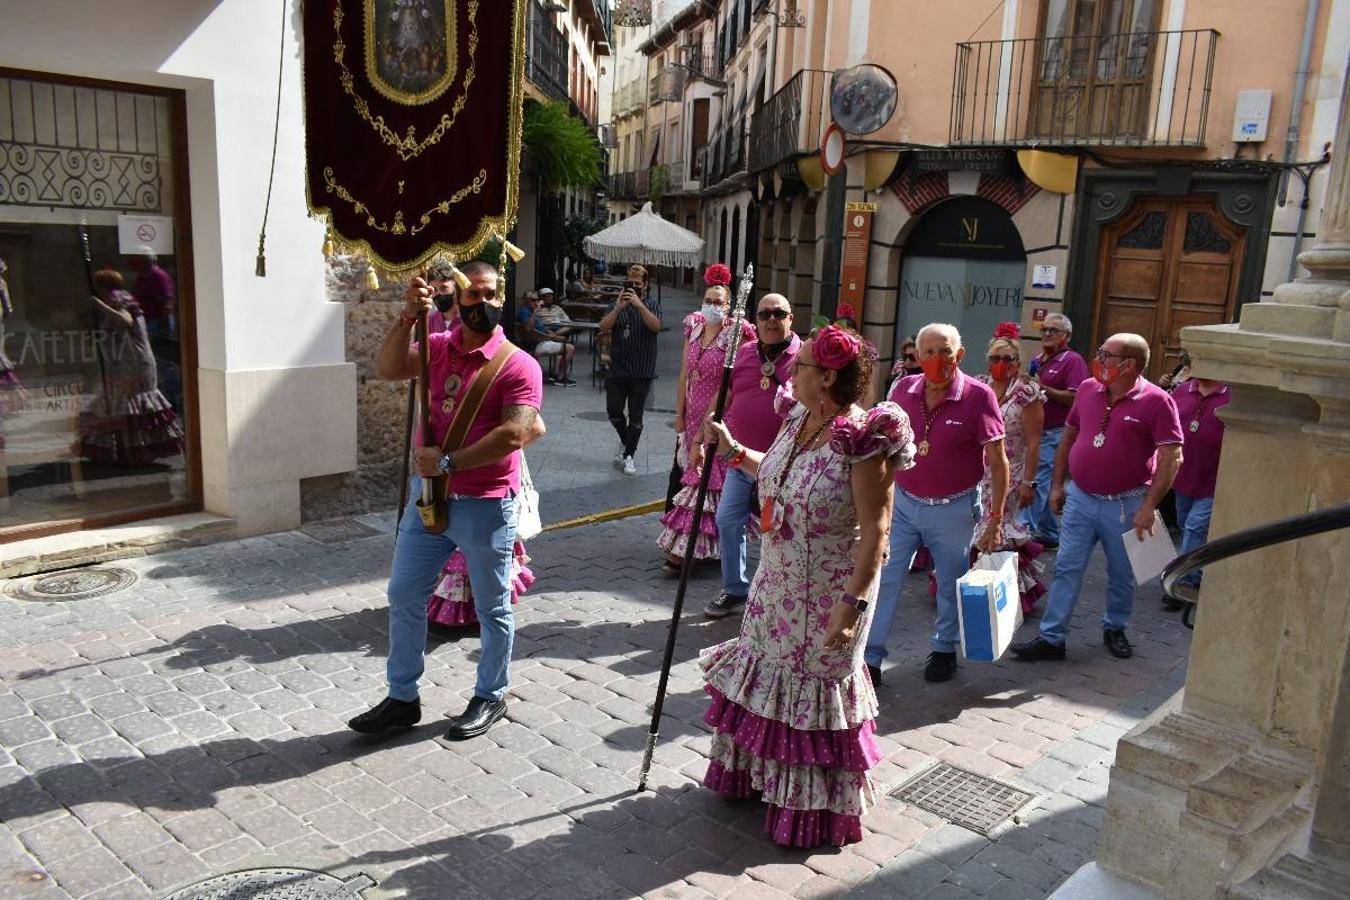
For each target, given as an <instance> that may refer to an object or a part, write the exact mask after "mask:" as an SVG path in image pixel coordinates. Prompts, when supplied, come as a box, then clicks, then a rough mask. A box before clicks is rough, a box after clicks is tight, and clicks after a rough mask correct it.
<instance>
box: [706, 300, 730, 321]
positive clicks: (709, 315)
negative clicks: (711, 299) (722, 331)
mask: <svg viewBox="0 0 1350 900" xmlns="http://www.w3.org/2000/svg"><path fill="white" fill-rule="evenodd" d="M700 311H701V312H702V313H703V321H705V322H707V323H708V324H709V325H720V324H722V319H723V317H724V316H725V315H726V313H724V312H723V311H722V307H720V306H718V305H717V304H715V303H705V304H703V309H702V310H700Z"/></svg>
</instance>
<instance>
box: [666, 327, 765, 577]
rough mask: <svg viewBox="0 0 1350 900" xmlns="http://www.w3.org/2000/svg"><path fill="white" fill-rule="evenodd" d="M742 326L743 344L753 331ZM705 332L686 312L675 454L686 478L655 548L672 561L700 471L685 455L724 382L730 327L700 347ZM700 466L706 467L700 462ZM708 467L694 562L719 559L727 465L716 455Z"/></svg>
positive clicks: (684, 533)
mask: <svg viewBox="0 0 1350 900" xmlns="http://www.w3.org/2000/svg"><path fill="white" fill-rule="evenodd" d="M741 325H742V340H745V341H753V340H754V339H755V329H754V326H752V325H750V324H749V323H747V322H742V323H741ZM706 327H707V323H706V322H705V321H704V319H703V314H702V313H697V312H695V313H690V314H689V315H688V316H686V317H685V320H684V340H685V345H684V356H685V371H686V373H687V374H686V376H685V380H686V387H685V398H684V425H685V428H684V431H682V432H681V433H680V435H679V442H680V443H679V450H678V452H679V460H680V466H681V467H682V468H683V469H684V475H683V476H682V477H681V478H680V490H679V491H678V492H677V493H676V494H675V497H674V500H673V505H672V506H671V507H670V512H668V513H666V514H665V515H664V516H662V517H661V525H662V528H661V534H660V535H658V536H657V538H656V545H657V546H658V547H660V548H661V549H662V550H663V551H665V553H666V555H667V556H668V557H671V558H674V559H682V558H684V555H685V551H686V550H687V549H688V547H689V531H690V526H692V525H693V524H694V503H695V501H696V500H698V482H699V477H700V475H701V474H702V471H703V470H702V468H696V467H694V466H691V465H690V464H689V457H690V453H689V451H690V449H691V448H692V447H693V446H694V445H695V443H696V442H697V437H698V432H699V427H700V426H701V425H702V424H703V420H704V419H705V418H707V416H708V412H709V411H710V410H711V409H712V404H713V400H714V399H715V398H716V397H717V388H718V386H719V385H720V384H721V381H722V363H723V361H724V360H725V359H726V352H727V345H728V344H729V343H730V342H731V337H732V334H733V333H734V332H733V331H732V330H731V328H730V327H729V326H727V325H724V326H722V330H721V331H719V332H718V334H717V337H716V338H715V339H714V340H713V342H712V343H711V344H710V345H708V346H707V347H704V346H703V340H702V338H703V332H704V329H705V328H706ZM703 464H704V465H709V464H710V463H709V461H708V460H704V463H703ZM711 465H712V467H713V468H712V474H711V475H709V476H708V493H707V495H706V496H705V497H704V498H703V518H702V519H701V520H700V521H699V526H698V540H696V541H694V559H704V560H717V559H721V556H722V553H721V549H720V548H721V545H720V544H719V543H718V539H717V503H718V501H719V500H721V498H722V483H723V482H724V481H725V480H726V477H727V464H726V460H724V459H722V458H721V457H720V456H716V455H714V456H713V458H712V460H711Z"/></svg>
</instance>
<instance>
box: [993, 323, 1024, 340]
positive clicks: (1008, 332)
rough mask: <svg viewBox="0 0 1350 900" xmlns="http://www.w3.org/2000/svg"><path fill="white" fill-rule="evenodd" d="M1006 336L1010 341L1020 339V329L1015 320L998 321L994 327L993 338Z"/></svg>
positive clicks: (998, 338) (997, 338)
mask: <svg viewBox="0 0 1350 900" xmlns="http://www.w3.org/2000/svg"><path fill="white" fill-rule="evenodd" d="M1004 338H1006V339H1007V340H1010V341H1017V340H1021V339H1022V329H1021V328H1018V327H1017V323H1016V322H1000V323H999V324H998V327H997V328H995V329H994V339H995V340H1000V339H1004Z"/></svg>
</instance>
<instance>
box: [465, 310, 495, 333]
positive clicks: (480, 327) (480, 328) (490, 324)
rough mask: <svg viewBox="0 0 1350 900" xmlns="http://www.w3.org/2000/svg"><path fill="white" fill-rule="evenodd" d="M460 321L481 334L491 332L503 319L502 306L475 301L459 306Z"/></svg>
mask: <svg viewBox="0 0 1350 900" xmlns="http://www.w3.org/2000/svg"><path fill="white" fill-rule="evenodd" d="M459 318H460V321H461V322H463V323H464V324H465V325H467V326H469V327H470V328H472V329H473V330H474V331H476V332H478V333H479V334H491V333H492V331H493V329H494V328H496V327H497V323H498V322H500V321H501V320H502V308H501V307H500V306H497V305H496V304H495V303H475V304H474V305H473V306H461V307H460V308H459Z"/></svg>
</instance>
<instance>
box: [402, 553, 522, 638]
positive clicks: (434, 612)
mask: <svg viewBox="0 0 1350 900" xmlns="http://www.w3.org/2000/svg"><path fill="white" fill-rule="evenodd" d="M529 562H530V557H529V556H527V555H526V553H525V545H524V544H522V543H521V542H520V541H516V546H515V552H514V555H513V558H512V560H511V603H512V604H513V605H514V604H516V603H518V602H520V595H521V594H523V593H525V592H526V591H527V590H529V589H530V585H532V584H534V573H533V572H531V571H530V567H529ZM427 621H428V622H434V623H436V624H437V625H448V626H451V627H457V626H463V625H477V624H478V613H477V612H476V611H475V610H474V607H473V590H472V589H471V588H470V587H469V564H468V561H467V560H465V559H464V554H463V553H462V552H461V551H459V550H456V551H455V552H454V553H452V554H450V558H449V559H448V560H446V563H445V568H443V569H441V579H440V581H439V582H438V583H437V585H436V590H435V591H434V592H433V593H432V595H431V596H430V597H428V598H427Z"/></svg>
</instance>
